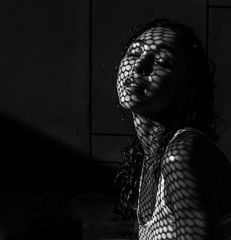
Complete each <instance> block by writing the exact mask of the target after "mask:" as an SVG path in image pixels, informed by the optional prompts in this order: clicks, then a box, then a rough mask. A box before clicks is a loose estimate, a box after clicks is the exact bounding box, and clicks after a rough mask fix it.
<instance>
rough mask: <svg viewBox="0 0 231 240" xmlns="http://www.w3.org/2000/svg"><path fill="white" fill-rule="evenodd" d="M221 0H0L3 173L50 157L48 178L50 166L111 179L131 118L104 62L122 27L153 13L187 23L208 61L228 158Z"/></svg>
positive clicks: (117, 45) (226, 51)
mask: <svg viewBox="0 0 231 240" xmlns="http://www.w3.org/2000/svg"><path fill="white" fill-rule="evenodd" d="M218 4H219V5H218ZM221 4H222V5H221ZM230 7H231V5H230V3H229V1H228V0H227V1H225V0H223V1H218V0H210V1H208V0H188V1H184V0H174V1H170V0H163V1H153V0H145V1H143V0H142V1H141V0H136V1H134V0H133V1H132V0H127V1H122V0H92V1H90V0H89V1H85V0H81V1H74V0H66V1H60V0H58V1H51V0H50V1H45V0H40V1H31V0H30V1H29V0H24V1H17V0H1V1H0V111H1V112H2V119H3V120H2V122H0V123H1V129H2V132H4V134H2V137H1V139H2V141H1V142H2V149H5V152H7V153H8V152H12V151H13V152H14V154H10V155H8V156H7V157H4V158H3V159H4V160H5V161H8V162H9V161H10V162H11V161H12V159H14V160H15V159H16V160H17V161H16V162H17V165H13V164H9V166H8V170H9V169H10V166H11V167H12V168H14V169H17V168H16V167H15V166H18V167H20V165H23V164H24V165H23V166H27V167H28V166H29V171H30V170H31V169H34V166H39V165H41V164H42V169H46V164H47V163H49V164H48V166H49V168H48V169H49V171H47V175H49V172H52V167H54V166H56V167H57V165H58V169H57V171H56V172H58V174H57V175H59V174H60V173H62V171H63V170H64V169H65V170H66V174H68V171H69V170H72V173H73V176H74V174H75V170H76V173H78V171H81V172H82V173H85V172H88V171H89V169H91V170H92V172H91V173H92V174H93V175H94V174H95V177H96V178H98V179H100V180H102V181H101V182H102V184H104V183H105V179H104V178H103V177H102V176H101V177H97V172H98V171H103V172H105V174H106V173H107V174H108V177H110V176H111V180H110V181H111V182H112V179H113V177H114V175H113V174H114V173H115V170H116V169H117V168H118V162H120V150H121V148H122V147H123V146H125V145H127V144H128V143H129V141H130V136H132V135H134V131H133V127H132V124H131V121H130V119H131V117H130V116H129V114H128V113H125V115H126V116H125V117H124V116H123V114H122V112H121V111H120V110H119V109H118V108H117V100H116V92H115V82H114V80H113V69H114V67H115V65H116V64H118V60H119V55H120V52H121V49H122V45H123V43H124V40H125V37H126V36H127V33H128V31H129V29H130V28H131V26H134V25H137V24H142V23H145V22H146V21H148V20H149V19H152V18H156V17H167V18H170V19H172V20H174V21H179V22H182V23H185V24H188V25H190V26H192V27H193V28H194V29H195V31H196V32H197V33H198V35H199V37H200V38H201V39H202V41H203V42H204V44H205V46H207V47H208V49H209V55H210V56H211V58H212V59H213V60H214V61H215V62H216V63H217V68H218V70H217V76H216V81H217V85H218V87H217V88H218V93H217V106H218V108H219V110H220V111H221V113H222V115H223V117H224V120H225V122H226V124H227V130H226V131H225V132H223V134H222V136H221V140H220V142H219V144H220V147H221V148H222V149H223V151H224V152H225V153H226V155H228V156H229V158H230V159H231V152H230V145H229V142H230V139H231V131H230V123H231V118H230V114H231V112H230V101H229V100H230V94H229V92H230V89H231V85H230V81H229V77H230V76H231V73H230V71H229V69H230V67H229V63H230V61H229V60H230V52H231V49H230V46H229V43H230V38H231V32H230V22H231V21H230V20H231V19H230V13H231V9H230ZM8 115H9V116H11V118H10V120H9V119H8ZM122 119H125V120H122ZM15 121H16V122H15ZM20 122H21V123H22V124H23V126H22V125H20V124H21V123H20ZM19 129H20V130H19ZM34 130H35V132H34ZM6 138H7V143H6V141H5V139H6ZM4 142H5V143H4ZM44 143H45V144H44ZM6 146H7V147H8V148H7V150H6ZM49 146H50V147H49ZM20 149H21V152H20V153H19V150H20ZM60 149H61V150H60ZM16 150H17V151H16ZM45 152H48V154H47V153H45ZM70 152H71V154H70V155H68V154H69V153H70ZM23 154H26V157H24V155H23ZM60 156H61V158H62V164H60V165H59V164H58V161H57V158H58V157H60ZM23 158H24V159H25V158H26V159H27V161H25V162H24V163H22V160H20V161H19V160H18V159H23ZM70 159H71V160H70ZM83 162H84V164H83V165H82V163H83ZM29 163H30V164H29ZM28 164H29V165H28ZM68 166H69V167H68ZM80 169H81V170H80ZM21 170H22V169H21ZM31 171H32V170H31ZM33 171H35V170H33ZM33 171H32V172H33ZM112 172H113V174H111V173H112ZM77 175H78V174H77ZM83 175H84V174H83ZM81 176H82V175H81ZM98 176H99V174H98ZM6 181H8V180H6Z"/></svg>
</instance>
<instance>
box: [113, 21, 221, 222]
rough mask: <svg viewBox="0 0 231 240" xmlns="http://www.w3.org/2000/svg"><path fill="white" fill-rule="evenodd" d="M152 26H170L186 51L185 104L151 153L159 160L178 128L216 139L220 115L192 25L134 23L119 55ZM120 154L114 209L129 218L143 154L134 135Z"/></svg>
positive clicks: (210, 74) (207, 63) (209, 65)
mask: <svg viewBox="0 0 231 240" xmlns="http://www.w3.org/2000/svg"><path fill="white" fill-rule="evenodd" d="M156 27H163V28H168V29H171V30H173V31H174V32H176V33H177V34H178V35H179V36H180V38H181V39H182V42H183V44H184V48H185V53H186V67H187V75H186V81H187V83H188V87H189V90H190V91H189V94H188V101H187V104H185V105H184V106H183V107H182V109H181V110H180V112H179V114H178V116H177V118H176V119H174V121H173V122H172V123H171V124H169V126H167V127H166V130H165V131H164V133H162V135H161V136H160V138H159V139H160V140H159V143H158V145H159V147H158V150H157V155H156V156H155V157H156V158H157V159H158V160H159V162H160V161H161V158H162V156H163V154H164V151H165V149H166V147H167V145H168V143H169V141H170V139H171V138H172V137H173V135H174V133H175V132H176V131H177V130H178V129H181V128H183V127H193V128H196V129H198V130H200V131H202V132H204V133H205V134H206V135H207V136H208V137H209V138H210V139H211V140H212V141H213V142H214V143H215V142H216V141H217V140H218V134H217V132H216V129H217V124H218V120H221V119H220V117H219V115H218V113H217V110H216V108H215V104H214V91H215V83H214V74H215V64H214V63H213V62H212V61H211V60H209V59H208V57H207V53H206V51H205V48H204V46H203V44H202V42H201V41H200V40H199V38H198V37H197V36H196V34H195V33H194V31H193V29H192V28H190V27H188V26H185V25H183V24H179V23H173V22H170V21H169V20H167V19H155V20H152V21H150V22H148V23H147V24H145V25H143V26H136V27H135V28H133V29H132V33H133V36H132V37H131V38H130V39H128V41H127V43H126V44H125V47H124V49H123V52H122V55H121V59H122V58H123V57H124V55H125V53H126V52H127V49H128V47H129V46H130V44H131V43H132V42H133V41H134V40H135V39H136V38H137V37H138V36H140V35H141V34H142V33H143V32H145V31H147V30H148V29H151V28H156ZM122 156H123V163H122V166H121V171H120V173H119V174H118V175H117V177H116V180H115V182H116V184H117V185H118V186H119V188H120V204H119V206H118V208H117V212H118V213H119V214H120V215H121V217H122V218H131V217H134V208H135V207H134V206H135V205H136V202H137V199H138V188H139V178H140V174H141V168H142V161H143V157H144V154H143V149H142V146H141V144H140V142H139V140H138V139H137V138H136V139H135V140H134V141H133V143H132V144H131V145H130V146H128V147H126V148H124V149H123V150H122ZM159 166H160V164H159ZM159 169H160V168H159Z"/></svg>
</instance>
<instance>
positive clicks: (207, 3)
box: [205, 0, 209, 56]
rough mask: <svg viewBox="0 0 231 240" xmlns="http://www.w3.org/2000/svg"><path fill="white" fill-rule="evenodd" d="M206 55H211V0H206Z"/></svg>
mask: <svg viewBox="0 0 231 240" xmlns="http://www.w3.org/2000/svg"><path fill="white" fill-rule="evenodd" d="M205 51H206V55H207V56H209V0H206V49H205Z"/></svg>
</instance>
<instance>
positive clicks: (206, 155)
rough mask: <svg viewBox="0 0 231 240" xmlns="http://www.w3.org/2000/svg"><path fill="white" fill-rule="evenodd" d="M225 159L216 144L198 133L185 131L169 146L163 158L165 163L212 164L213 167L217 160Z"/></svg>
mask: <svg viewBox="0 0 231 240" xmlns="http://www.w3.org/2000/svg"><path fill="white" fill-rule="evenodd" d="M220 158H224V155H222V153H221V152H220V151H219V149H218V148H217V147H216V145H215V144H213V143H212V142H211V141H210V139H209V138H208V137H207V136H205V135H204V134H202V133H200V132H198V131H193V130H192V131H183V132H181V133H179V134H177V136H176V137H174V139H172V141H170V143H169V144H168V146H167V148H166V152H165V155H164V158H163V161H164V163H165V164H166V163H168V162H169V161H171V162H173V161H174V160H176V159H178V160H177V161H178V162H181V161H187V162H190V161H193V164H200V165H203V164H208V163H209V164H210V167H212V165H213V163H214V161H216V159H220Z"/></svg>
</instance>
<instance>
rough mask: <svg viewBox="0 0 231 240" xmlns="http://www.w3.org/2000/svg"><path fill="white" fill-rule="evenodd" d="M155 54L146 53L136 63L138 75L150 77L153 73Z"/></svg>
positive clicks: (135, 67)
mask: <svg viewBox="0 0 231 240" xmlns="http://www.w3.org/2000/svg"><path fill="white" fill-rule="evenodd" d="M154 60H155V58H154V54H153V53H146V54H144V55H142V56H141V58H140V59H139V60H137V62H136V63H135V66H134V70H135V72H136V73H137V74H140V75H142V76H148V75H149V74H150V73H151V72H152V71H153V69H152V68H153V63H154Z"/></svg>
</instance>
